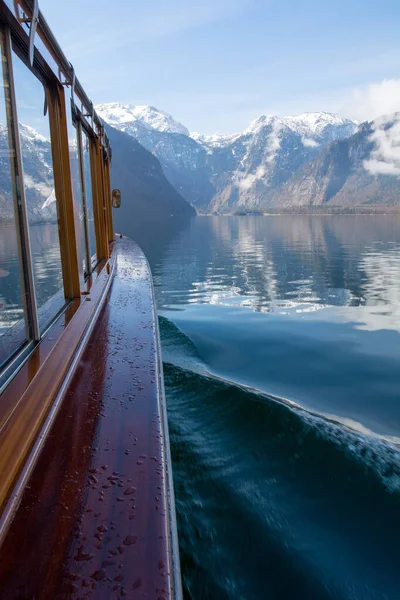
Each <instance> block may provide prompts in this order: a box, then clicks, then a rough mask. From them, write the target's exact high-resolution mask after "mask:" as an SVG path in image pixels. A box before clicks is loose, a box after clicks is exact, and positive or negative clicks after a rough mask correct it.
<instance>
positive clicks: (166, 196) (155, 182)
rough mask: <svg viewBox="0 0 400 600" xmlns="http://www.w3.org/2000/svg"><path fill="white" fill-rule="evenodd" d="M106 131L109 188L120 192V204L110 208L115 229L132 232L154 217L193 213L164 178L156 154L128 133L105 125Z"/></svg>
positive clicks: (154, 218) (125, 232) (151, 221)
mask: <svg viewBox="0 0 400 600" xmlns="http://www.w3.org/2000/svg"><path fill="white" fill-rule="evenodd" d="M106 132H107V135H108V138H109V140H110V143H111V147H112V163H111V187H112V188H119V189H120V190H121V193H122V202H121V207H120V208H119V209H118V210H114V211H113V220H114V229H115V230H116V231H118V232H119V233H124V234H126V235H134V233H133V231H134V229H140V228H146V227H147V225H152V224H153V223H154V222H155V221H157V220H158V221H163V220H165V219H166V218H170V217H171V216H175V217H182V218H187V217H191V216H194V215H195V214H196V211H195V210H194V208H193V207H192V206H190V205H189V204H188V203H187V202H186V200H184V198H183V197H182V196H181V195H180V194H179V193H178V192H177V191H176V190H175V188H174V187H173V186H172V185H171V184H170V183H169V181H168V180H167V179H166V177H165V175H164V173H163V170H162V168H161V165H160V163H159V161H158V160H157V158H156V157H155V156H153V155H152V154H151V153H150V152H149V151H148V150H146V149H145V148H144V147H143V146H142V145H141V144H139V142H138V141H137V140H136V139H135V138H133V137H132V136H130V135H128V134H127V133H124V132H122V131H119V130H117V129H114V128H113V127H111V126H107V125H106ZM133 225H134V228H133Z"/></svg>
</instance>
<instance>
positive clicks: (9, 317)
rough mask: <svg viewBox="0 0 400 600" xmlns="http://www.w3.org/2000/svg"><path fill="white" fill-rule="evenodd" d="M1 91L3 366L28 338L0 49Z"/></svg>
mask: <svg viewBox="0 0 400 600" xmlns="http://www.w3.org/2000/svg"><path fill="white" fill-rule="evenodd" d="M0 55H1V75H0V76H1V83H2V84H3V85H2V86H1V87H2V92H1V93H0V366H1V365H2V364H3V363H4V362H5V361H6V360H7V359H8V358H9V357H10V356H11V355H12V354H13V353H14V352H15V351H16V350H17V349H18V348H19V346H21V344H22V343H23V342H24V341H25V340H26V330H25V320H24V307H23V302H22V282H21V276H22V275H21V269H20V256H19V248H18V238H17V223H16V218H15V213H14V199H13V181H12V175H11V173H12V172H11V163H10V156H11V153H10V147H9V140H8V127H7V115H6V100H5V96H4V92H5V91H7V88H8V81H7V79H6V77H7V69H6V66H5V63H4V60H5V58H4V55H3V52H2V48H1V39H0Z"/></svg>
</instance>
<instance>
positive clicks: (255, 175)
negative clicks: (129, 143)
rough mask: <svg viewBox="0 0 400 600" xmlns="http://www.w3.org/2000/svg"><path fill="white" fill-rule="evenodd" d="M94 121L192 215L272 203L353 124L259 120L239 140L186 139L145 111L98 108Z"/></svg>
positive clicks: (166, 119)
mask: <svg viewBox="0 0 400 600" xmlns="http://www.w3.org/2000/svg"><path fill="white" fill-rule="evenodd" d="M96 110H97V111H98V113H99V114H100V116H101V117H102V118H103V119H104V120H105V121H106V122H108V123H110V124H111V125H113V127H116V128H117V129H119V130H121V131H124V132H126V133H128V134H129V135H131V136H133V137H135V138H136V139H137V140H138V141H139V142H140V143H141V144H142V145H143V146H144V147H145V148H147V149H148V150H149V151H150V152H152V153H153V154H154V155H155V156H157V158H158V159H159V161H160V163H161V165H162V168H163V171H164V173H165V175H166V177H167V178H168V180H169V181H170V183H171V184H172V185H173V186H174V187H175V188H176V189H177V190H178V191H179V193H180V194H182V196H183V197H184V198H185V199H186V200H187V201H188V202H190V203H191V204H192V205H193V206H195V207H196V208H197V209H198V211H199V212H216V213H224V212H232V211H234V210H237V209H238V208H240V207H244V208H250V207H251V208H254V207H259V206H262V205H266V204H268V203H269V202H271V201H272V197H273V196H274V194H275V192H276V189H277V187H280V186H282V185H284V184H285V183H286V182H287V181H289V179H290V178H291V177H292V176H293V174H294V173H295V172H296V170H297V169H298V168H299V167H300V166H301V165H303V164H304V163H306V162H308V161H309V160H311V159H312V158H314V157H315V156H317V154H318V153H319V152H320V151H321V149H322V148H324V147H325V146H326V145H327V144H329V143H331V142H332V141H335V140H338V139H342V138H346V137H348V136H350V135H352V134H353V133H354V132H355V131H356V129H357V124H356V123H354V122H353V121H350V120H348V119H343V118H341V117H338V116H337V115H332V114H330V113H305V114H302V115H297V116H293V117H273V116H265V115H262V116H260V117H259V118H258V119H256V120H255V121H253V122H252V123H251V124H250V126H249V127H248V128H247V129H245V130H244V131H243V132H242V133H236V134H223V135H218V134H216V135H213V136H202V135H200V134H198V133H192V134H190V133H189V132H188V130H187V129H186V128H185V127H184V126H183V125H182V124H181V123H179V122H178V121H175V120H174V119H173V118H172V117H171V116H170V115H168V114H167V113H164V112H162V111H159V110H157V109H156V108H154V107H151V106H133V105H120V104H118V103H112V104H102V105H99V106H97V107H96Z"/></svg>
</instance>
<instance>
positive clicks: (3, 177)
mask: <svg viewBox="0 0 400 600" xmlns="http://www.w3.org/2000/svg"><path fill="white" fill-rule="evenodd" d="M19 129H20V140H21V151H22V160H23V169H24V185H25V197H26V204H27V211H28V218H29V221H30V222H31V223H40V222H45V221H53V222H56V220H57V211H56V203H55V202H54V200H55V195H54V180H53V168H52V158H51V146H50V141H49V140H48V139H46V138H45V137H44V136H42V135H40V134H39V133H38V132H37V131H35V130H34V129H33V128H32V127H28V126H27V125H24V124H22V123H20V124H19ZM107 134H108V136H109V139H110V142H111V146H112V150H113V161H112V168H111V179H112V185H113V187H117V188H120V189H121V191H122V196H123V198H122V204H121V208H120V209H119V210H115V211H114V220H115V222H114V227H115V229H116V230H119V231H120V232H122V233H124V232H125V231H126V227H127V225H129V222H130V221H134V222H135V224H136V225H137V226H138V227H140V226H141V224H143V225H144V226H147V225H148V224H150V223H151V222H152V221H153V222H154V221H156V220H157V218H158V219H161V220H162V219H165V218H169V217H170V216H171V215H174V216H180V217H184V218H186V217H190V216H193V215H194V214H195V210H194V209H193V208H192V207H191V206H190V205H189V204H188V203H187V202H186V200H184V198H182V196H181V195H180V194H179V193H178V192H177V191H176V190H175V188H174V187H173V186H172V185H171V184H170V183H169V181H168V180H167V179H166V177H165V175H164V173H163V171H162V168H161V166H160V163H159V162H158V160H157V158H156V157H155V156H153V155H152V154H151V153H150V152H148V151H147V150H146V149H145V148H143V146H141V145H140V144H139V142H138V141H137V140H136V139H134V138H133V137H131V136H129V135H128V134H125V133H123V132H120V131H118V130H116V129H114V128H112V127H110V126H107ZM13 219H14V207H13V195H12V188H11V175H10V163H9V152H8V135H7V128H6V127H5V126H4V125H1V124H0V223H6V222H10V221H12V220H13ZM117 228H118V229H117Z"/></svg>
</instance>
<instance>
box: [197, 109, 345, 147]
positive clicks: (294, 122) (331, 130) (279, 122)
mask: <svg viewBox="0 0 400 600" xmlns="http://www.w3.org/2000/svg"><path fill="white" fill-rule="evenodd" d="M272 125H274V127H275V130H276V129H279V128H285V127H286V128H288V129H289V130H290V131H292V132H293V133H297V134H298V135H300V136H302V138H303V139H304V140H313V141H314V142H316V143H322V144H326V143H327V142H329V141H334V140H336V139H341V138H344V137H348V136H350V135H352V134H353V133H355V131H356V130H357V123H355V122H354V121H350V119H346V118H343V117H340V116H338V115H334V114H332V113H327V112H314V113H303V114H300V115H294V116H289V117H276V116H273V115H261V116H260V117H258V118H257V119H255V120H254V121H252V122H251V123H250V125H249V126H248V127H247V128H246V129H245V130H244V131H243V132H242V133H228V134H226V133H221V134H219V133H216V134H213V135H209V136H207V135H201V134H199V133H195V132H194V133H191V134H190V135H191V137H192V138H193V139H195V140H196V141H198V142H200V143H201V144H203V145H204V146H206V147H209V148H217V147H218V148H221V147H223V146H228V145H229V144H232V143H233V142H234V141H236V140H237V139H239V138H240V137H242V136H246V135H257V134H258V133H260V131H261V130H262V129H263V128H264V127H268V126H272ZM306 143H307V142H306Z"/></svg>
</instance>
